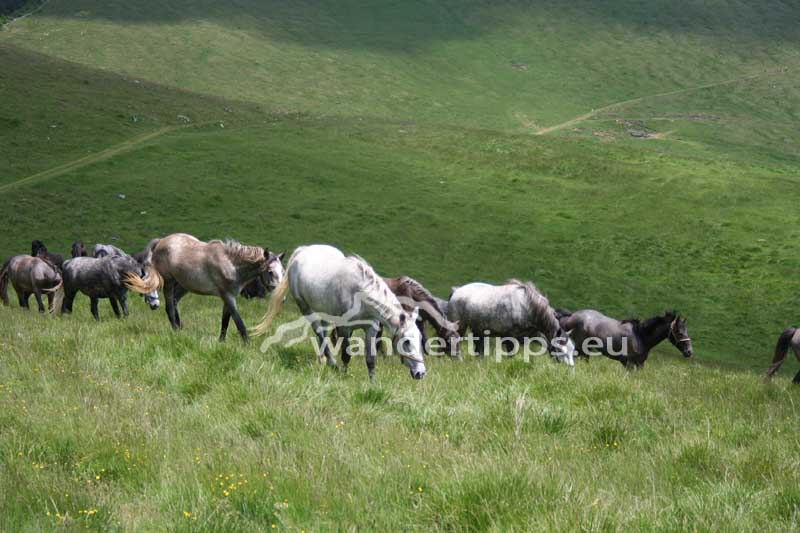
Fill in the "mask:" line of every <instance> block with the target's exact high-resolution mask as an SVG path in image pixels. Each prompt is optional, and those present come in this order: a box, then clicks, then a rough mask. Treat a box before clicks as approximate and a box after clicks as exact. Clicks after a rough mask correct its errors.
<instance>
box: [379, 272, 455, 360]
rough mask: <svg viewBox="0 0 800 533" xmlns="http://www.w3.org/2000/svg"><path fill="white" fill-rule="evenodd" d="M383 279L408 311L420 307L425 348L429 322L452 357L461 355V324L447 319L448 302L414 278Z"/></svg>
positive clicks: (418, 320)
mask: <svg viewBox="0 0 800 533" xmlns="http://www.w3.org/2000/svg"><path fill="white" fill-rule="evenodd" d="M383 281H384V282H386V285H387V286H388V287H389V290H391V291H392V292H393V293H394V294H395V296H397V299H398V300H400V304H402V306H403V309H405V310H406V312H408V313H411V312H412V311H413V310H414V309H415V308H418V309H419V318H417V328H418V329H419V333H420V335H421V336H422V348H423V350H425V349H426V345H427V339H426V337H425V322H427V323H428V324H430V325H431V326H432V327H433V329H434V330H435V331H436V335H437V336H438V337H439V338H440V339H442V340H443V341H444V343H445V349H446V350H447V353H449V354H450V355H451V356H452V357H459V351H458V350H459V341H460V340H461V336H460V335H459V333H458V328H459V324H458V322H450V321H449V320H448V319H447V307H446V302H445V301H444V300H442V299H441V298H436V297H435V296H434V295H433V294H431V292H430V291H429V290H428V289H426V288H425V287H424V286H423V285H422V284H421V283H420V282H418V281H417V280H415V279H414V278H410V277H408V276H401V277H399V278H383ZM442 303H444V305H442Z"/></svg>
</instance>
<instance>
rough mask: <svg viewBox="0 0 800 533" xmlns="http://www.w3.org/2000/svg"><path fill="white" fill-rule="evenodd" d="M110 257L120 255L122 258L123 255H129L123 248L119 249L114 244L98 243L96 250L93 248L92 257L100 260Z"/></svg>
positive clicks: (95, 246)
mask: <svg viewBox="0 0 800 533" xmlns="http://www.w3.org/2000/svg"><path fill="white" fill-rule="evenodd" d="M109 255H120V256H122V255H128V254H127V253H125V251H123V250H122V249H121V248H117V247H116V246H114V245H113V244H100V243H97V244H95V245H94V248H92V257H94V258H97V259H99V258H101V257H107V256H109Z"/></svg>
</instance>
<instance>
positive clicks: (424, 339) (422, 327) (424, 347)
mask: <svg viewBox="0 0 800 533" xmlns="http://www.w3.org/2000/svg"><path fill="white" fill-rule="evenodd" d="M417 329H418V330H419V336H420V342H422V353H423V354H425V355H428V337H427V336H426V335H425V322H423V321H422V319H421V318H418V319H417Z"/></svg>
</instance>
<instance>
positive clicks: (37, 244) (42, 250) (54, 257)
mask: <svg viewBox="0 0 800 533" xmlns="http://www.w3.org/2000/svg"><path fill="white" fill-rule="evenodd" d="M31 255H32V256H33V257H43V258H45V259H47V261H49V262H50V263H52V264H54V265H55V266H56V267H57V268H58V269H59V270H60V269H61V267H62V265H63V264H64V256H63V255H61V254H56V253H53V252H50V251H48V250H47V246H45V245H44V243H43V242H42V241H40V240H35V241H33V242H32V243H31Z"/></svg>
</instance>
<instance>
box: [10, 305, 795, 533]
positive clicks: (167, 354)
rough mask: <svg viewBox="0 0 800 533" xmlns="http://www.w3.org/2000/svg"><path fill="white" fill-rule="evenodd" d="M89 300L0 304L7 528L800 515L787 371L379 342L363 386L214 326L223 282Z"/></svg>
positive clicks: (666, 352)
mask: <svg viewBox="0 0 800 533" xmlns="http://www.w3.org/2000/svg"><path fill="white" fill-rule="evenodd" d="M84 304H85V305H84ZM76 308H77V310H76V314H75V315H73V316H69V317H64V318H63V319H60V320H54V319H51V318H49V317H42V316H38V315H37V314H35V313H25V312H23V311H21V310H20V309H18V308H16V307H11V308H4V309H0V313H2V320H3V322H2V326H1V327H0V350H1V352H0V353H1V354H2V355H0V529H3V530H7V531H13V530H42V529H50V528H53V527H56V526H68V527H70V528H81V529H82V528H84V527H88V528H90V529H138V530H165V529H169V530H175V529H178V530H220V529H230V530H240V531H251V530H267V531H270V530H272V529H273V528H274V529H280V530H291V531H301V530H305V531H316V530H326V529H333V528H342V529H346V528H351V527H356V528H359V529H384V530H385V529H401V530H430V529H453V530H485V529H495V530H504V531H505V530H512V529H516V530H527V529H530V528H541V527H552V528H559V529H567V528H569V529H576V528H583V529H592V530H594V529H622V528H637V529H642V528H646V529H655V528H658V529H678V528H682V529H683V528H692V529H712V528H713V529H734V528H737V529H743V530H753V529H756V528H761V529H763V528H765V527H766V528H769V529H774V530H787V529H796V528H797V525H796V524H797V518H798V509H799V508H800V488H798V487H799V486H800V485H798V481H800V479H798V477H799V476H798V470H797V468H796V466H797V461H798V454H799V453H800V448H799V447H798V440H797V436H796V435H797V433H796V426H797V409H796V406H795V401H794V398H795V397H796V396H797V389H796V387H792V386H791V385H790V384H789V383H788V377H790V375H789V374H787V376H784V377H782V378H779V379H778V380H776V381H775V382H774V383H773V384H769V385H765V384H763V383H762V382H761V379H760V376H758V375H755V374H752V373H747V372H724V371H720V370H717V369H714V368H708V367H705V366H704V365H702V364H699V362H696V361H685V360H683V359H681V358H680V356H679V355H678V354H676V353H673V351H672V350H671V349H666V348H662V349H657V350H656V351H655V352H654V354H653V355H652V357H651V360H650V361H648V363H647V366H646V367H645V369H644V370H643V371H641V372H633V373H631V372H627V371H625V370H623V368H622V367H621V365H619V364H617V363H615V362H612V361H608V360H604V359H593V360H592V361H590V362H588V363H580V364H578V365H577V367H576V368H575V370H574V371H570V370H569V369H568V368H566V367H564V366H560V365H555V364H552V363H551V362H550V361H548V360H545V359H536V360H534V361H532V362H531V363H530V364H525V363H523V362H522V361H519V360H506V361H503V362H501V363H495V362H493V361H489V360H486V361H483V362H481V361H477V360H468V361H466V362H464V363H462V364H459V363H455V362H452V361H449V360H431V361H430V362H429V366H430V374H429V376H428V377H427V378H426V379H425V380H423V381H422V382H418V383H417V382H413V381H412V380H411V379H409V378H408V376H407V371H406V369H405V368H404V367H403V366H402V365H401V364H400V363H399V362H398V361H396V360H394V359H381V360H379V362H378V369H377V381H376V383H375V384H374V385H370V384H369V382H368V380H367V376H366V369H365V368H364V364H363V361H362V360H360V359H355V360H354V361H353V362H352V363H351V372H350V374H349V375H341V374H340V373H338V372H336V371H331V370H329V369H326V368H322V367H319V366H318V365H317V363H316V359H315V357H314V356H313V354H312V348H311V345H310V344H306V345H303V346H298V347H294V348H291V349H285V348H279V349H277V350H275V351H272V352H269V353H265V354H262V353H261V352H260V350H259V349H258V346H257V344H258V343H254V344H252V345H250V346H243V345H242V344H241V343H240V341H239V340H238V339H235V338H231V339H230V340H229V341H228V343H226V344H219V343H217V342H216V340H215V337H216V331H217V327H218V324H217V321H218V313H219V309H218V305H217V302H216V301H212V300H211V299H201V298H197V297H189V298H187V300H186V305H184V312H183V317H184V321H185V324H186V325H185V328H186V329H185V330H184V331H183V332H180V333H177V334H175V333H172V332H171V331H170V330H169V326H168V323H167V320H166V318H165V316H163V311H159V312H157V313H151V312H150V311H148V310H146V308H145V307H144V305H143V304H141V303H140V302H138V301H137V302H135V303H134V309H133V314H132V316H131V318H130V319H129V320H126V321H121V322H120V321H117V320H115V319H112V318H111V316H110V311H109V310H108V309H105V308H104V306H101V313H102V317H103V320H102V321H101V322H100V323H94V321H92V320H91V318H90V316H89V313H88V309H87V308H88V302H86V301H85V299H79V301H78V302H76ZM262 308H263V302H245V303H244V304H243V311H244V317H245V320H246V321H248V322H249V323H252V322H253V321H254V320H255V319H256V318H257V317H258V316H259V314H260V313H261V312H262ZM290 309H291V308H290ZM294 317H296V315H295V314H293V312H292V311H289V312H287V313H285V314H284V318H285V319H289V318H294Z"/></svg>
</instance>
